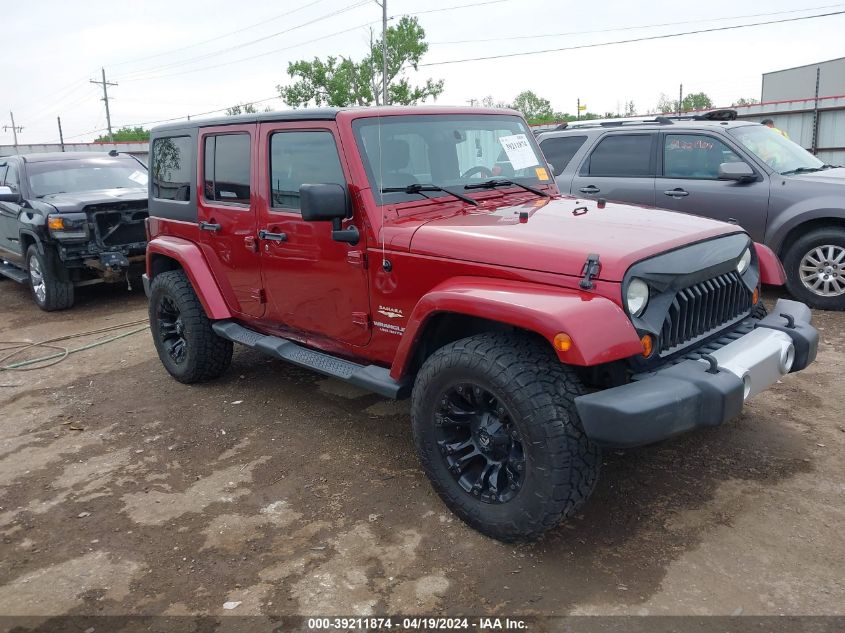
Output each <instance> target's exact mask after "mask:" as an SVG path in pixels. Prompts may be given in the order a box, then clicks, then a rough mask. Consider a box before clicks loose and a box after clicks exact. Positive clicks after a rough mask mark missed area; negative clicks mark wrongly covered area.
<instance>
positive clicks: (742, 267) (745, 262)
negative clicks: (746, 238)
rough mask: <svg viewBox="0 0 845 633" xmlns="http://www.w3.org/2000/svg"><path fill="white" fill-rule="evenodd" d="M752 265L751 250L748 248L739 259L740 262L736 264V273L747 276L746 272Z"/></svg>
mask: <svg viewBox="0 0 845 633" xmlns="http://www.w3.org/2000/svg"><path fill="white" fill-rule="evenodd" d="M750 265H751V249H750V248H746V249H745V251H744V252H743V253H742V257H740V258H739V261H738V262H737V263H736V272H738V273H739V274H740V275H743V274H745V271H746V270H748V267H749V266H750Z"/></svg>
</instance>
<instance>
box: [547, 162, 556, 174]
mask: <svg viewBox="0 0 845 633" xmlns="http://www.w3.org/2000/svg"><path fill="white" fill-rule="evenodd" d="M546 167H548V168H549V175H551V176H552V178H554V175H555V166H554V165H552V164H551V163H550V162H548V161H546Z"/></svg>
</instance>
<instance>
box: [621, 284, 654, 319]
mask: <svg viewBox="0 0 845 633" xmlns="http://www.w3.org/2000/svg"><path fill="white" fill-rule="evenodd" d="M647 305H648V284H646V282H644V281H643V280H642V279H632V280H631V283H629V284H628V290H627V292H626V293H625V306H626V307H627V308H628V312H629V313H630V315H631V316H635V317H638V316H640V315H641V314H642V313H643V312H645V308H646V306H647Z"/></svg>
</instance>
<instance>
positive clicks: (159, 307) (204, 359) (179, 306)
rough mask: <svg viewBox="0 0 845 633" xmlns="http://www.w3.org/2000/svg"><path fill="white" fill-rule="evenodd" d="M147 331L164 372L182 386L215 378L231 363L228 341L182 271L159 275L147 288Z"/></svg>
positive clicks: (230, 343) (230, 346)
mask: <svg viewBox="0 0 845 633" xmlns="http://www.w3.org/2000/svg"><path fill="white" fill-rule="evenodd" d="M149 311H150V331H151V332H152V335H153V342H154V343H155V346H156V350H157V351H158V356H159V358H160V359H161V362H162V364H163V365H164V367H165V369H167V371H168V372H170V375H172V376H173V377H174V378H175V379H176V380H178V381H179V382H183V383H188V384H189V383H194V382H203V381H205V380H212V379H214V378H218V377H219V376H220V375H222V374H223V372H225V371H226V370H227V369H228V368H229V365H230V364H231V362H232V342H231V341H227V340H225V339H222V338H220V337H219V336H217V335H216V334H215V333H214V330H212V329H211V321H209V319H208V317H207V316H206V314H205V310H204V309H203V307H202V304H201V303H200V300H199V298H198V297H197V295H196V293H195V292H194V288H193V286H191V282H190V281H189V280H188V277H187V275H186V274H185V273H184V271H181V270H173V271H169V272H166V273H161V274H159V275H157V276H156V277H155V279H153V282H152V286H151V288H150V305H149Z"/></svg>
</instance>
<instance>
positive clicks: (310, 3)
mask: <svg viewBox="0 0 845 633" xmlns="http://www.w3.org/2000/svg"><path fill="white" fill-rule="evenodd" d="M321 2H325V0H314V1H313V2H309V3H308V4H304V5H302V6H301V7H298V8H296V9H293V10H292V11H285V12H284V13H280V14H278V15H275V16H273V17H271V18H267V19H265V20H262V21H261V22H256V23H254V24H250V25H249V26H245V27H243V28H240V29H237V30H234V31H227V32H226V33H223V34H221V35H217V36H215V37H212V38H209V39H207V40H202V41H200V42H195V43H194V44H188V45H186V46H180V47H179V48H173V49H170V50H168V51H164V52H162V53H155V54H154V55H147V56H145V57H136V58H135V59H130V60H127V61H122V62H118V63H116V64H111V67H112V68H116V67H118V66H126V65H127V64H134V63H135V62H142V61H146V60H148V59H154V58H156V57H164V56H165V55H171V54H172V53H178V52H179V51H184V50H188V49H189V48H196V47H197V46H202V45H203V44H209V43H211V42H216V41H218V40H222V39H225V38H227V37H231V36H232V35H237V34H238V33H243V32H244V31H248V30H250V29H254V28H255V27H257V26H264V25H265V24H268V23H270V22H275V21H276V20H280V19H281V18H285V17H288V16H290V15H293V14H294V13H298V12H299V11H303V10H304V9H308V8H310V7H313V6H314V5H315V4H320V3H321Z"/></svg>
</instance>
